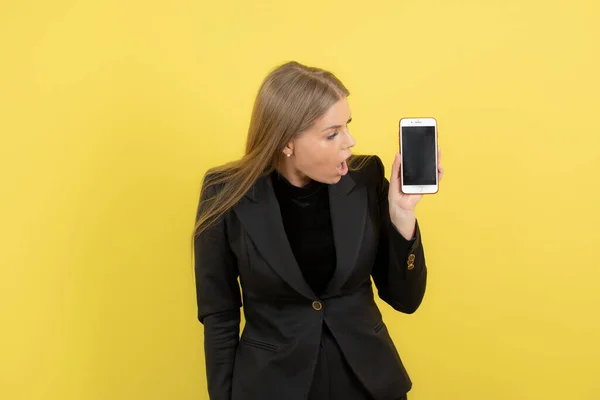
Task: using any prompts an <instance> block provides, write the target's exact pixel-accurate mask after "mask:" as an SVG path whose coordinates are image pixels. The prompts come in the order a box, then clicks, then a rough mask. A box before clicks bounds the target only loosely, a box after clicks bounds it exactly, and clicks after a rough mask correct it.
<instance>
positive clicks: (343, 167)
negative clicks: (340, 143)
mask: <svg viewBox="0 0 600 400" xmlns="http://www.w3.org/2000/svg"><path fill="white" fill-rule="evenodd" d="M337 168H338V171H339V173H340V175H346V174H347V173H348V163H347V162H346V160H344V161H342V162H341V163H340V165H338V167H337Z"/></svg>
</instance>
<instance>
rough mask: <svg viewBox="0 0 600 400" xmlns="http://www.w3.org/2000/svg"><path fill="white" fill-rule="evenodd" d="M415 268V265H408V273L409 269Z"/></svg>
mask: <svg viewBox="0 0 600 400" xmlns="http://www.w3.org/2000/svg"><path fill="white" fill-rule="evenodd" d="M414 267H415V264H413V263H409V264H408V270H409V271H410V270H411V269H413V268H414Z"/></svg>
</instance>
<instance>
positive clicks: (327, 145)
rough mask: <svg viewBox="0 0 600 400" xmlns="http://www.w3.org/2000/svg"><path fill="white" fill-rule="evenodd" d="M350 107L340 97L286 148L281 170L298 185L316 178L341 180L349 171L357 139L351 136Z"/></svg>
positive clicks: (329, 182) (331, 181)
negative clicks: (348, 162) (349, 126)
mask: <svg viewBox="0 0 600 400" xmlns="http://www.w3.org/2000/svg"><path fill="white" fill-rule="evenodd" d="M350 121H351V117H350V106H349V104H348V99H347V98H346V97H344V98H342V99H340V100H339V101H338V102H337V103H335V104H334V105H333V106H331V108H330V109H329V110H328V111H327V112H326V113H325V114H324V115H323V116H322V117H321V118H319V119H318V120H317V121H315V123H314V124H313V125H312V126H311V127H310V128H309V129H307V130H305V131H304V132H301V133H300V134H298V135H297V136H296V137H295V138H294V139H293V140H292V141H291V142H290V143H289V144H288V145H287V146H286V148H285V149H284V153H286V154H291V156H290V157H287V156H285V155H284V157H283V163H282V166H281V167H282V168H281V171H280V172H281V173H282V174H283V176H285V177H286V179H287V180H288V181H290V183H292V184H293V185H295V186H304V185H306V184H307V183H309V182H310V180H311V179H312V180H315V181H318V182H323V183H327V184H334V183H337V182H339V180H340V179H341V178H342V176H343V175H346V174H347V173H348V165H347V163H346V160H347V159H348V157H350V155H351V154H352V152H351V150H350V148H351V147H353V146H354V145H355V144H356V142H355V141H354V138H353V137H352V136H351V135H350V132H349V130H348V123H350Z"/></svg>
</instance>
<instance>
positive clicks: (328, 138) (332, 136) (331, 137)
mask: <svg viewBox="0 0 600 400" xmlns="http://www.w3.org/2000/svg"><path fill="white" fill-rule="evenodd" d="M337 134H338V133H337V132H333V133H332V134H331V135H329V136H327V140H331V139H333V138H334V137H336V136H337Z"/></svg>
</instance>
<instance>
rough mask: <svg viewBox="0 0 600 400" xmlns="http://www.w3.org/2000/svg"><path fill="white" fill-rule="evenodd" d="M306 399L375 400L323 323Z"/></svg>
mask: <svg viewBox="0 0 600 400" xmlns="http://www.w3.org/2000/svg"><path fill="white" fill-rule="evenodd" d="M308 400H376V399H374V398H373V396H371V394H370V393H369V392H368V391H367V389H366V388H365V387H364V386H363V385H362V383H361V382H360V381H359V380H358V378H357V377H356V375H355V374H354V372H353V371H352V369H351V367H350V365H348V362H347V361H346V360H345V358H344V356H343V354H342V351H341V349H340V347H339V345H338V344H337V342H336V341H335V339H334V338H333V335H332V334H331V332H330V331H329V329H328V328H327V326H326V325H325V324H323V334H322V335H321V348H320V351H319V359H318V360H317V367H316V368H315V375H314V377H313V382H312V385H311V389H310V392H309V395H308ZM398 400H406V396H403V397H400V398H399V399H398Z"/></svg>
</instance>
